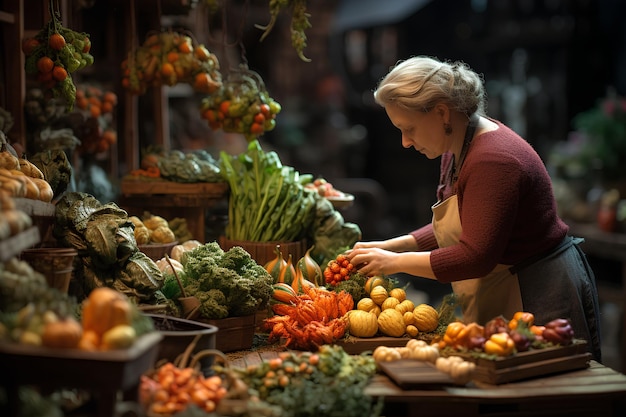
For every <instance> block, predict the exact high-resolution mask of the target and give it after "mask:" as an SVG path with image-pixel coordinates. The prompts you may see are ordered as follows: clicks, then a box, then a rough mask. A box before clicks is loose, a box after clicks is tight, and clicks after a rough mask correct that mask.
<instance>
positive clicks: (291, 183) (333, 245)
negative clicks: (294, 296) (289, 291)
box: [220, 140, 361, 264]
mask: <svg viewBox="0 0 626 417" xmlns="http://www.w3.org/2000/svg"><path fill="white" fill-rule="evenodd" d="M220 168H221V174H222V176H223V178H224V179H225V180H226V181H227V182H228V185H229V188H230V195H229V205H228V224H227V225H226V229H225V232H224V233H225V236H226V238H227V239H230V240H233V241H250V242H294V241H299V240H301V239H305V238H306V239H308V240H309V241H310V242H311V243H312V244H313V245H314V246H315V250H314V252H315V253H314V257H315V258H317V259H319V260H318V263H320V264H321V263H322V262H323V259H326V258H330V257H334V256H335V255H336V254H337V253H338V252H341V251H343V250H345V249H346V248H348V247H351V246H352V245H353V244H354V243H356V242H357V241H358V240H359V239H360V238H361V230H360V229H359V227H358V225H356V224H354V223H350V222H345V221H344V219H343V217H342V216H341V214H340V213H339V212H337V211H336V210H335V209H334V208H333V206H332V204H331V203H330V202H329V201H328V200H327V199H325V198H322V197H321V196H320V195H319V194H318V193H317V192H316V191H314V190H311V189H310V188H306V187H305V186H306V184H308V183H310V182H312V181H313V177H312V175H310V174H302V175H301V174H300V173H299V172H298V171H297V170H295V169H294V168H293V167H290V166H285V165H283V164H282V163H281V161H280V158H279V157H278V154H277V153H276V152H274V151H268V152H266V151H264V150H263V149H262V148H261V145H260V143H259V141H258V140H253V141H252V142H250V143H249V144H248V148H247V150H246V152H244V153H242V154H239V155H228V154H226V152H222V153H221V154H220Z"/></svg>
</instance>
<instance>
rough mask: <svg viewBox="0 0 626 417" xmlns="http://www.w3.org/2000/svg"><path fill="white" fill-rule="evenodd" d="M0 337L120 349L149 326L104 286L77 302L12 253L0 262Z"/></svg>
mask: <svg viewBox="0 0 626 417" xmlns="http://www.w3.org/2000/svg"><path fill="white" fill-rule="evenodd" d="M0 301H2V305H3V306H4V307H3V309H2V312H1V313H0V341H6V342H11V343H22V344H28V345H34V346H44V347H48V348H58V349H82V350H89V351H97V350H112V349H126V348H128V347H130V346H131V345H132V344H133V343H134V342H135V340H136V338H137V337H138V336H139V335H141V334H143V333H145V332H147V331H151V330H152V328H153V327H152V323H151V321H150V320H146V318H145V316H143V315H141V314H139V312H138V310H137V309H136V308H135V306H134V305H133V304H132V303H131V302H130V300H129V299H128V298H127V297H125V296H124V295H123V294H121V293H119V292H117V291H115V290H113V289H110V288H106V287H102V288H98V289H95V290H94V291H92V293H91V294H90V295H89V297H88V298H87V299H86V300H85V301H84V302H83V303H81V304H78V303H77V302H76V299H75V298H74V297H71V296H68V295H67V294H66V293H63V292H61V291H58V290H57V289H55V288H50V287H49V286H48V284H47V281H46V279H45V277H44V276H43V275H42V274H40V273H39V272H37V271H35V270H34V269H32V267H31V266H30V265H29V264H28V263H26V262H24V261H21V260H19V259H17V258H11V259H10V260H9V261H7V262H5V263H3V264H0Z"/></svg>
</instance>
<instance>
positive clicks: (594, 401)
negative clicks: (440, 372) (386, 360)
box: [229, 351, 626, 417]
mask: <svg viewBox="0 0 626 417" xmlns="http://www.w3.org/2000/svg"><path fill="white" fill-rule="evenodd" d="M276 355H277V353H276V352H273V351H259V352H257V351H254V352H247V353H245V354H239V353H234V354H231V355H229V361H230V364H231V366H237V367H245V366H247V365H251V364H256V363H259V362H260V361H262V360H267V359H271V358H272V357H275V356H276ZM365 392H366V394H368V395H370V396H372V397H374V398H379V397H382V398H384V402H385V406H384V412H383V415H384V416H385V417H395V416H398V417H400V416H403V417H406V416H419V417H429V416H451V415H462V416H463V417H469V416H494V417H495V416H500V417H503V416H567V417H576V416H581V417H582V416H585V417H587V416H594V417H595V416H615V417H618V416H619V417H621V416H624V415H626V375H623V374H621V373H619V372H616V371H614V370H613V369H610V368H607V367H605V366H603V365H601V364H599V363H597V362H595V361H590V366H589V368H586V369H582V370H575V371H570V372H565V373H560V374H555V375H551V376H546V377H540V378H534V379H528V380H525V381H518V382H513V383H508V384H501V385H489V384H484V383H476V382H470V383H469V384H468V385H466V386H463V387H455V386H449V387H445V388H443V389H433V390H402V389H401V388H399V387H398V386H397V385H396V384H395V383H393V382H392V381H391V380H390V379H389V378H387V377H386V376H385V375H383V374H376V375H375V376H374V378H373V379H372V381H371V382H370V384H369V385H368V386H367V388H366V391H365Z"/></svg>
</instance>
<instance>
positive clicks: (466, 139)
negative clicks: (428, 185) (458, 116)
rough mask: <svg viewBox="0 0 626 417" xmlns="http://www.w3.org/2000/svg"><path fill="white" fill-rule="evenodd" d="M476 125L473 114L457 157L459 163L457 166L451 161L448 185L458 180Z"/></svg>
mask: <svg viewBox="0 0 626 417" xmlns="http://www.w3.org/2000/svg"><path fill="white" fill-rule="evenodd" d="M477 125H478V115H477V114H476V113H474V114H472V115H471V116H470V119H469V122H468V123H467V128H466V129H465V137H464V138H463V147H462V148H461V154H460V155H459V163H458V164H457V163H456V161H455V160H454V159H453V160H452V169H451V172H452V175H450V184H454V183H455V182H456V180H458V179H459V171H460V170H461V166H462V165H463V161H465V155H467V150H468V149H469V146H470V143H472V139H473V138H474V133H475V132H476V126H477Z"/></svg>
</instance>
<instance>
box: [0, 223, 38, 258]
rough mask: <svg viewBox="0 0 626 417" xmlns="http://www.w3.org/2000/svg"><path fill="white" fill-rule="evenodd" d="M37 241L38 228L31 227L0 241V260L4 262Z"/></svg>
mask: <svg viewBox="0 0 626 417" xmlns="http://www.w3.org/2000/svg"><path fill="white" fill-rule="evenodd" d="M37 243H39V229H38V228H37V227H31V228H29V229H26V230H25V231H23V232H21V233H18V234H17V235H15V236H11V237H9V238H8V239H4V240H2V241H0V262H5V261H8V260H9V259H11V258H12V257H14V256H16V255H19V254H20V253H21V252H22V251H23V250H24V249H28V248H30V247H32V246H33V245H35V244H37Z"/></svg>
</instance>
